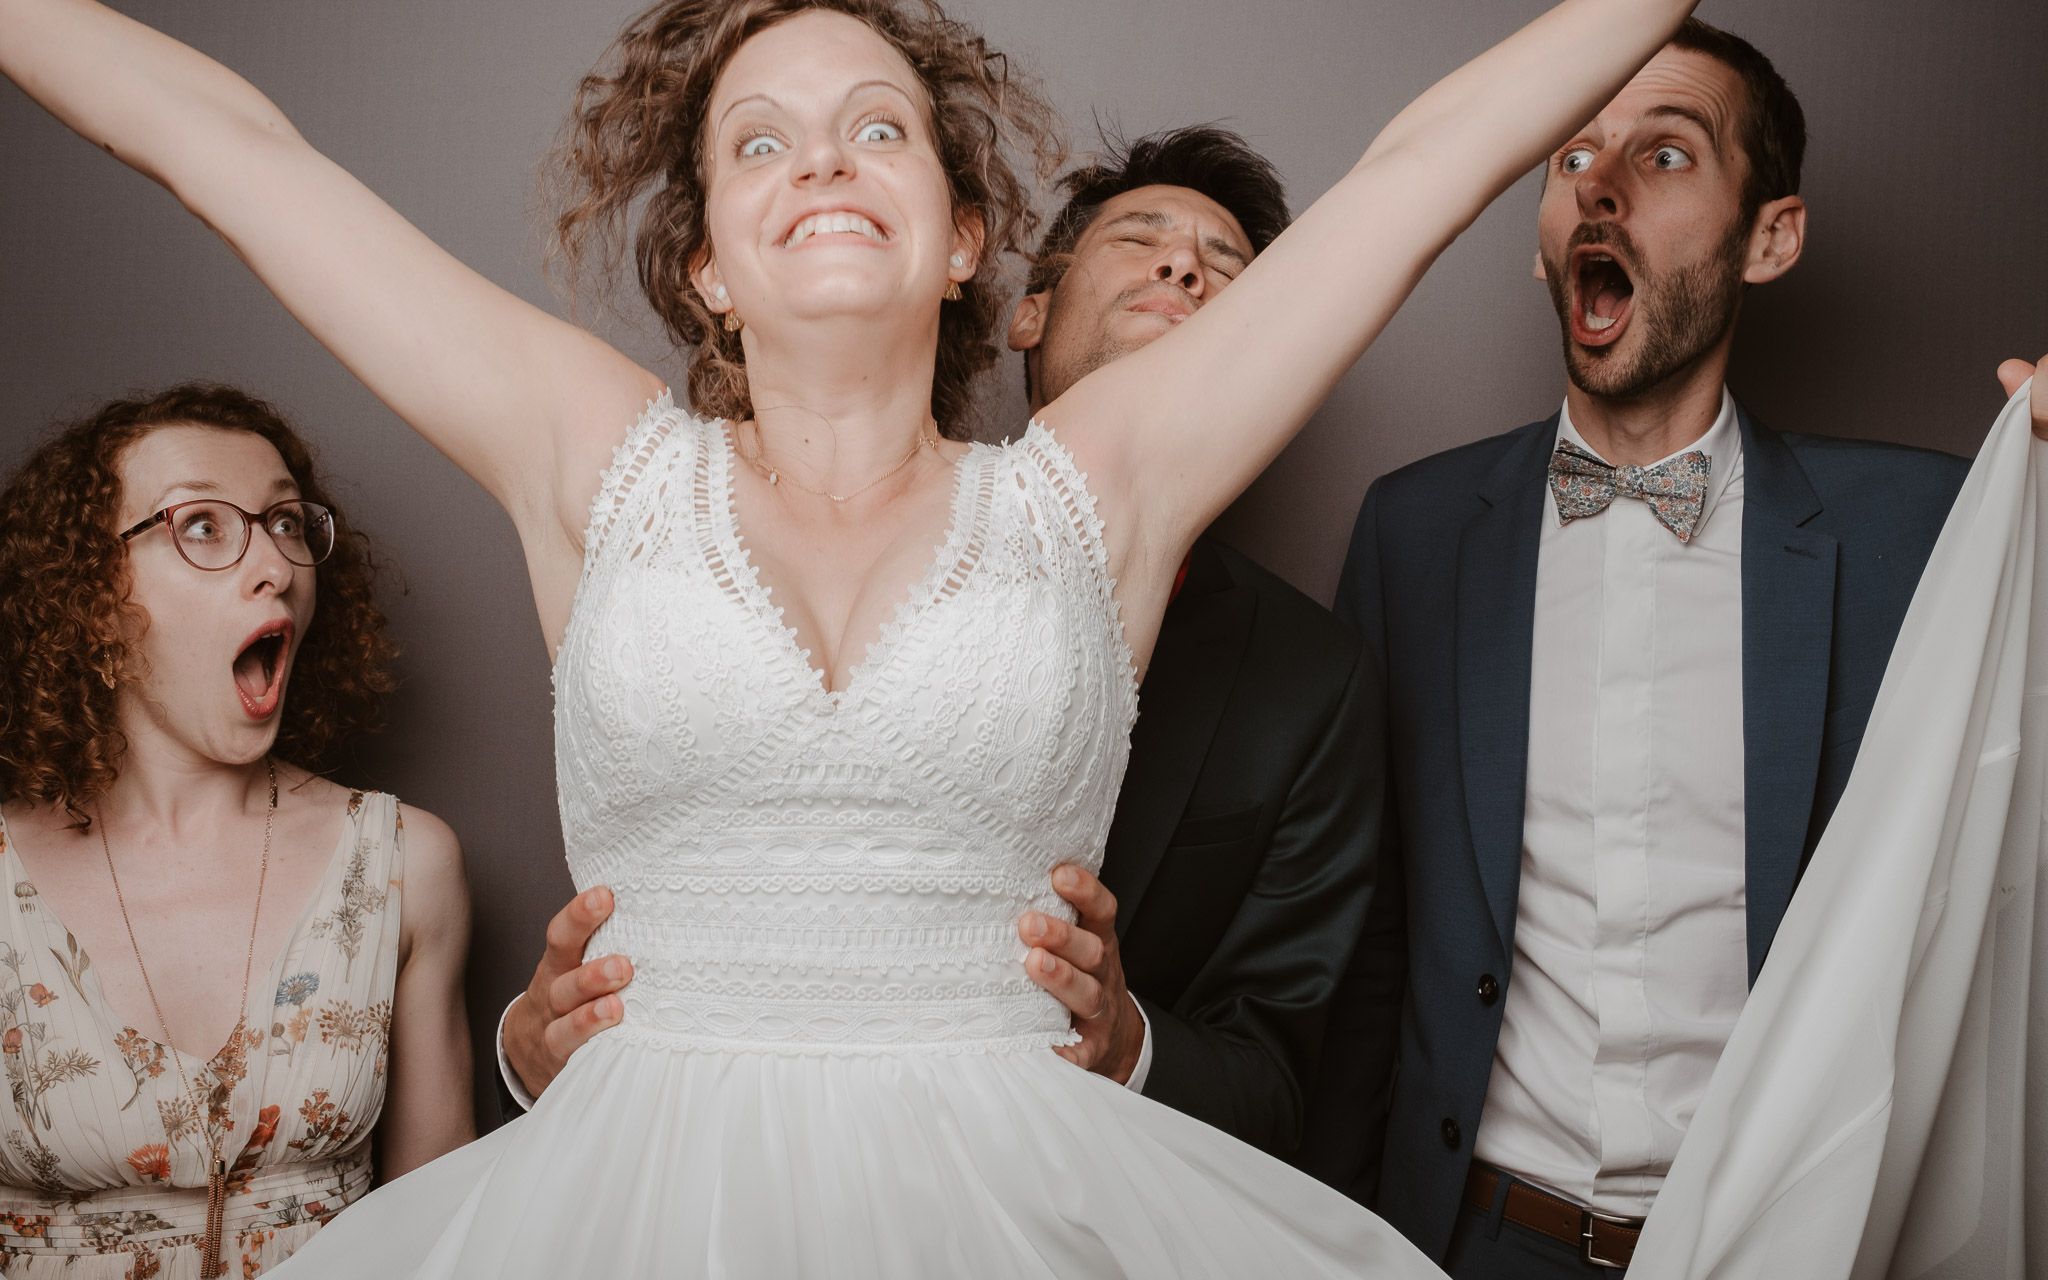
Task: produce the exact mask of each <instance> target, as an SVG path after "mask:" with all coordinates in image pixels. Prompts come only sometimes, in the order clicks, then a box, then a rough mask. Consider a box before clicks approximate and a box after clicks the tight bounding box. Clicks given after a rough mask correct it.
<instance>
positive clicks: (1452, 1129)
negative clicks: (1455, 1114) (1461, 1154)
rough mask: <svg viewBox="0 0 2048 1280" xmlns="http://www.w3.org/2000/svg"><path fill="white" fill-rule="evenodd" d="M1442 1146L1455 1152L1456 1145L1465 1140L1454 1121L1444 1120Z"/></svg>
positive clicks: (1463, 1134)
mask: <svg viewBox="0 0 2048 1280" xmlns="http://www.w3.org/2000/svg"><path fill="white" fill-rule="evenodd" d="M1443 1135H1444V1145H1445V1146H1447V1147H1449V1148H1450V1149H1451V1150H1453V1151H1456V1150H1457V1149H1458V1144H1459V1143H1461V1142H1463V1141H1464V1140H1465V1131H1464V1130H1462V1129H1460V1128H1459V1127H1458V1122H1457V1121H1456V1120H1450V1119H1446V1120H1445V1121H1444V1125H1443Z"/></svg>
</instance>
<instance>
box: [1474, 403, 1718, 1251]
mask: <svg viewBox="0 0 2048 1280" xmlns="http://www.w3.org/2000/svg"><path fill="white" fill-rule="evenodd" d="M1558 438H1559V439H1560V440H1569V441H1571V442H1572V443H1574V444H1576V445H1578V446H1580V447H1582V448H1587V449H1588V450H1589V451H1590V452H1594V453H1595V454H1597V453H1598V451H1597V450H1592V449H1591V448H1590V446H1588V445H1587V444H1586V442H1585V440H1584V439H1582V438H1581V437H1580V436H1579V434H1578V432H1577V431H1576V430H1574V429H1573V427H1572V423H1571V414H1570V411H1569V409H1567V410H1566V412H1565V413H1564V414H1563V415H1562V417H1561V418H1560V420H1559V423H1558ZM1692 450H1698V451H1700V452H1702V453H1705V454H1707V455H1708V456H1709V458H1711V459H1712V467H1711V470H1710V472H1709V475H1708V483H1707V492H1706V499H1705V504H1704V506H1703V507H1702V510H1701V516H1700V521H1699V524H1698V526H1697V528H1696V529H1695V532H1694V535H1693V539H1692V541H1691V542H1689V543H1686V542H1680V541H1679V540H1678V538H1677V537H1676V536H1675V535H1673V534H1672V532H1671V531H1670V530H1669V529H1667V528H1666V527H1665V526H1664V525H1663V524H1661V523H1659V522H1658V520H1657V518H1656V515H1655V514H1654V513H1653V512H1652V511H1651V509H1650V507H1649V505H1648V504H1647V503H1644V502H1642V501H1640V500H1638V499H1634V498H1617V499H1616V500H1615V501H1614V503H1613V505H1612V506H1610V507H1609V508H1608V509H1607V510H1606V511H1605V512H1603V513H1602V514H1600V515H1597V516H1591V517H1587V518H1585V519H1581V520H1575V521H1573V522H1572V523H1570V524H1561V523H1559V521H1558V516H1557V503H1556V499H1555V496H1554V495H1553V494H1546V496H1545V498H1544V513H1545V518H1544V524H1543V530H1542V542H1541V545H1540V547H1539V549H1538V553H1537V565H1536V615H1535V633H1534V645H1533V651H1532V654H1531V666H1530V686H1529V766H1528V793H1527V798H1526V800H1525V808H1524V815H1523V831H1522V879H1521V889H1520V897H1519V899H1518V903H1517V908H1516V923H1515V935H1514V942H1515V955H1514V967H1513V969H1512V970H1511V980H1510V981H1509V983H1508V984H1507V1005H1506V1007H1505V1008H1504V1009H1503V1010H1502V1013H1503V1017H1502V1023H1501V1033H1500V1040H1499V1042H1498V1044H1497V1046H1496V1048H1495V1050H1494V1059H1493V1075H1492V1079H1491V1082H1490V1083H1489V1085H1488V1087H1487V1095H1486V1107H1485V1110H1484V1111H1483V1112H1482V1113H1481V1117H1480V1122H1479V1133H1478V1136H1477V1139H1476V1141H1475V1144H1474V1154H1475V1155H1476V1156H1477V1157H1478V1158H1479V1159H1481V1160H1484V1161H1486V1162H1488V1163H1489V1164H1493V1165H1497V1166H1499V1167H1501V1168H1503V1169H1506V1170H1508V1171H1509V1172H1511V1173H1514V1174H1516V1175H1518V1176H1520V1177H1522V1178H1525V1179H1527V1180H1528V1181H1530V1182H1533V1183H1537V1184H1539V1185H1541V1186H1544V1187H1548V1188H1550V1189H1551V1190H1553V1191H1555V1192H1557V1193H1559V1194H1560V1195H1563V1196H1566V1197H1568V1198H1569V1199H1571V1200H1574V1201H1577V1202H1578V1203H1580V1204H1583V1205H1589V1206H1591V1207H1593V1208H1595V1209H1598V1210H1600V1211H1602V1212H1605V1213H1614V1214H1623V1215H1630V1216H1636V1215H1642V1214H1646V1213H1648V1212H1649V1208H1650V1205H1651V1203H1652V1201H1654V1200H1655V1198H1656V1194H1657V1190H1658V1188H1659V1186H1661V1185H1662V1183H1663V1180H1664V1175H1665V1173H1666V1172H1667V1171H1668V1170H1669V1169H1670V1167H1671V1160H1672V1157H1673V1156H1674V1155H1675V1154H1676V1153H1677V1150H1678V1143H1679V1140H1680V1139H1681V1138H1683V1137H1684V1136H1685V1130H1686V1126H1687V1125H1688V1124H1689V1123H1690V1122H1691V1120H1692V1115H1693V1111H1694V1110H1695V1109H1696V1108H1697V1107H1698V1105H1699V1102H1700V1098H1701V1096H1702V1095H1703V1094H1704V1093H1705V1092H1706V1088H1707V1081H1708V1079H1709V1077H1711V1076H1712V1074H1713V1071H1714V1064H1715V1062H1716V1061H1717V1060H1718V1059H1719V1058H1720V1055H1721V1050H1722V1047H1723V1046H1724V1045H1725V1044H1726V1043H1727V1040H1728V1036H1729V1033H1730V1032H1731V1031H1733V1030H1734V1027H1735V1020H1736V1017H1737V1016H1738V1015H1739V1014H1740V1013H1741V1011H1742V1005H1743V1001H1744V1000H1745V998H1746V997H1747V995H1748V971H1749V970H1748V965H1749V962H1748V955H1749V952H1748V928H1747V924H1748V922H1747V918H1746V906H1745V880H1746V876H1745V870H1744V847H1743V743H1742V435H1741V430H1740V427H1739V425H1738V423H1737V421H1736V416H1735V402H1734V400H1733V398H1732V397H1730V396H1729V395H1728V393H1727V392H1726V391H1725V390H1724V391H1723V392H1722V399H1721V414H1720V417H1719V418H1718V419H1716V421H1715V423H1714V425H1713V427H1712V428H1711V429H1710V430H1709V431H1708V432H1707V434H1706V435H1705V436H1704V437H1702V438H1701V439H1700V440H1699V441H1698V442H1697V443H1695V444H1692V445H1689V446H1687V447H1686V448H1685V449H1682V450H1679V452H1680V453H1686V452H1690V451H1692Z"/></svg>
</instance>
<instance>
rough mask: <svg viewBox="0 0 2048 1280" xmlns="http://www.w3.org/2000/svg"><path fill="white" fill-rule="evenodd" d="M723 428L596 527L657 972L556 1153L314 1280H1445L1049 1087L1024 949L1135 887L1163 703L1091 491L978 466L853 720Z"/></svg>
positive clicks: (575, 753) (610, 685)
mask: <svg viewBox="0 0 2048 1280" xmlns="http://www.w3.org/2000/svg"><path fill="white" fill-rule="evenodd" d="M733 461H734V460H733V456H732V453H731V450H730V446H729V444H728V441H727V437H726V434H725V432H724V430H723V428H722V427H721V426H720V425H719V424H715V423H706V422H703V421H700V420H698V419H695V418H693V417H690V416H689V415H687V414H684V413H681V412H679V411H677V410H676V409H674V408H673V407H672V406H671V405H670V404H669V402H668V400H667V398H666V397H664V398H663V400H661V401H659V402H657V403H656V404H655V405H653V406H652V407H650V409H649V410H648V412H647V413H646V415H644V416H643V418H642V419H641V421H640V422H639V423H638V424H637V425H636V426H635V427H634V428H633V430H632V432H631V434H630V435H629V437H628V439H627V440H626V442H625V444H624V445H623V446H621V449H620V453H619V457H618V460H617V462H616V463H615V465H614V466H613V467H612V469H611V470H610V471H609V472H607V473H606V475H605V477H604V481H603V484H602V486H601V488H600V491H599V493H598V496H597V500H596V503H595V505H594V508H593V519H592V524H591V530H590V534H589V537H588V539H587V545H588V547H589V550H588V553H587V557H586V561H585V567H584V576H583V581H582V582H581V584H580V585H579V588H578V592H577V598H576V604H575V608H574V610H573V612H572V615H571V618H570V622H569V629H568V635H567V637H566V639H565V641H564V644H563V646H562V652H561V656H560V659H559V664H558V666H557V668H556V672H555V692H556V711H555V719H556V755H557V768H558V772H559V782H560V788H561V808H562V825H563V831H564V835H565V837H566V841H567V846H568V856H569V865H570V870H571V871H572V872H573V874H574V876H575V879H576V883H577V885H578V886H579V887H582V886H587V885H592V884H608V885H610V886H612V888H613V890H614V892H615V893H616V894H617V902H618V906H617V911H616V913H615V914H614V916H613V917H612V919H611V921H610V922H609V923H608V924H607V925H606V926H605V928H604V929H603V930H602V932H601V934H600V936H599V937H598V938H597V939H595V940H594V941H593V943H592V950H593V954H597V953H602V952H606V951H619V952H623V953H625V954H627V955H630V956H631V957H633V959H634V961H635V964H636V966H637V977H636V978H635V980H634V982H633V984H632V985H631V986H630V987H629V988H628V989H627V990H626V992H625V1004H626V1016H625V1019H624V1022H623V1024H622V1025H621V1026H619V1027H617V1028H614V1029H613V1030H611V1031H608V1032H606V1033H604V1034H602V1035H600V1036H599V1037H598V1038H597V1039H595V1040H593V1041H592V1042H591V1043H590V1044H589V1045H588V1046H586V1047H585V1048H583V1049H582V1050H580V1051H578V1052H577V1053H576V1054H575V1055H574V1057H573V1058H571V1060H570V1062H569V1065H568V1068H567V1069H566V1070H565V1071H564V1072H563V1073H562V1075H561V1076H560V1077H559V1078H558V1079H556V1080H555V1082H554V1083H553V1084H552V1085H551V1086H550V1087H549V1089H548V1090H547V1092H546V1093H545V1094H544V1095H543V1096H542V1098H541V1100H540V1105H539V1106H538V1107H537V1108H536V1109H535V1110H534V1111H533V1112H532V1114H530V1115H528V1116H526V1117H525V1118H523V1119H521V1120H518V1121H515V1122H514V1123H512V1124H510V1125H507V1126H506V1127H505V1128H503V1129H500V1130H498V1131H497V1132H495V1133H493V1134H491V1135H489V1136H488V1137H486V1138H484V1139H482V1140H481V1141H478V1142H475V1143H472V1144H471V1145H469V1146H468V1147H465V1148H463V1149H462V1150H460V1151H457V1152H454V1153H452V1154H451V1155H449V1156H446V1157H444V1158H443V1159H441V1160H438V1161H435V1162H434V1163H432V1164H430V1165H427V1166H426V1167H424V1168H422V1169H420V1170H418V1171H417V1172H414V1173H412V1174H410V1175H408V1176H406V1177H404V1178H401V1179H399V1180H398V1181H396V1182H394V1183H392V1184H390V1185H389V1186H386V1187H384V1188H382V1189H381V1190H379V1191H377V1192H376V1193H374V1194H373V1195H371V1196H369V1197H368V1198H367V1199H365V1200H363V1201H362V1202H361V1203H359V1204H357V1205H356V1206H354V1207H352V1208H350V1209H349V1210H347V1211H346V1212H344V1213H343V1214H342V1215H341V1216H340V1217H339V1218H338V1219H336V1221H335V1222H334V1223H333V1224H332V1225H331V1226H329V1227H327V1228H326V1229H325V1230H324V1231H322V1232H321V1233H320V1234H319V1235H318V1236H317V1237H315V1238H314V1240H313V1241H312V1242H311V1243H310V1244H309V1245H308V1246H307V1247H306V1248H305V1249H303V1250H302V1251H301V1252H300V1253H299V1254H298V1256H296V1257H294V1258H292V1259H291V1260H290V1261H288V1262H287V1263H286V1264H285V1265H284V1266H283V1267H282V1269H281V1270H280V1271H279V1272H278V1273H277V1274H280V1275H282V1276H283V1277H285V1278H286V1280H297V1278H299V1277H309V1276H343V1275H346V1276H373V1277H379V1278H380V1280H381V1278H384V1277H401V1276H419V1277H456V1276H461V1277H490V1278H491V1280H500V1278H503V1277H526V1276H531V1277H549V1278H550V1280H558V1278H560V1277H584V1276H604V1277H632V1276H704V1277H734V1278H741V1280H746V1278H753V1277H776V1278H795V1277H847V1278H852V1277H877V1278H879V1277H890V1278H892V1280H902V1278H906V1277H921V1276H963V1277H976V1278H977V1280H997V1278H999V1277H1025V1276H1032V1277H1068V1278H1073V1277H1109V1276H1148V1277H1153V1276H1156V1277H1210V1276H1213V1277H1233V1278H1240V1277H1250V1276H1261V1277H1265V1276H1277V1277H1291V1276H1337V1275H1343V1276H1372V1277H1411V1276H1413V1277H1426V1276H1440V1275H1441V1273H1440V1272H1439V1271H1437V1269H1436V1268H1435V1267H1433V1266H1432V1265H1430V1263H1429V1262H1428V1261H1427V1260H1426V1259H1425V1258H1424V1257H1423V1256H1422V1255H1421V1254H1420V1253H1419V1252H1418V1251H1416V1250H1415V1249H1414V1248H1413V1247H1412V1246H1411V1245H1409V1244H1408V1243H1407V1241H1406V1240H1404V1239H1403V1238H1402V1237H1401V1236H1400V1235H1399V1234H1398V1233H1396V1232H1395V1231H1393V1230H1392V1229H1391V1228H1389V1227H1387V1226H1386V1225H1385V1224H1383V1223H1382V1222H1380V1221H1379V1220H1378V1219H1377V1218H1375V1217H1373V1216H1372V1215H1371V1214H1369V1213H1367V1212H1366V1211H1364V1210H1363V1209H1360V1208H1359V1207H1357V1206H1356V1205H1354V1204H1353V1203H1352V1202H1351V1201H1349V1200H1347V1199H1345V1198H1344V1197H1343V1196H1341V1195H1339V1194H1338V1193H1337V1192H1335V1191H1332V1190H1330V1189H1329V1188H1327V1187H1325V1186H1323V1185H1322V1184H1321V1183H1318V1182H1315V1181H1314V1180H1312V1179H1310V1178H1308V1177H1306V1176H1305V1175H1303V1174H1300V1173H1298V1172H1296V1171H1295V1170H1293V1169H1291V1168H1289V1167H1287V1166H1286V1165H1284V1164H1282V1163H1280V1162H1279V1161H1277V1160H1274V1159H1272V1158H1271V1157H1269V1156H1266V1155H1264V1154H1262V1153H1260V1152H1258V1151H1255V1150H1254V1149H1252V1148H1251V1147H1249V1146H1246V1145H1244V1144H1242V1143H1240V1142H1238V1141H1236V1140H1235V1139H1232V1138H1230V1137H1228V1136H1226V1135H1225V1134H1223V1133H1222V1132H1220V1131H1218V1130H1216V1129H1212V1128H1210V1127H1208V1126H1206V1125H1203V1124H1201V1123H1199V1122H1197V1121H1195V1120H1192V1119H1189V1118H1188V1117H1186V1116H1183V1115H1181V1114H1179V1113H1178V1112H1175V1111H1172V1110H1170V1109H1168V1108H1166V1107H1164V1106H1161V1105H1159V1104H1158V1103H1155V1102H1151V1101H1148V1100H1147V1099H1145V1098H1143V1097H1141V1096H1140V1095H1138V1094H1136V1093H1133V1092H1131V1091H1130V1090H1128V1089H1126V1088H1124V1087H1122V1086H1120V1085H1117V1084H1115V1083H1113V1082H1111V1081H1109V1080H1107V1079H1104V1078H1103V1077H1101V1076H1097V1075H1092V1074H1090V1073H1088V1072H1085V1071H1083V1070H1081V1069H1080V1068H1078V1067H1075V1066H1073V1065H1071V1064H1069V1063H1067V1062H1066V1061H1064V1060H1063V1059H1061V1058H1060V1057H1059V1056H1058V1055H1056V1054H1055V1053H1053V1052H1052V1046H1054V1045H1057V1044H1061V1043H1064V1042H1067V1041H1069V1040H1070V1039H1071V1038H1072V1033H1071V1031H1070V1030H1069V1019H1068V1016H1067V1013H1066V1011H1065V1010H1064V1009H1063V1008H1062V1007H1061V1006H1060V1005H1059V1004H1058V1003H1057V1002H1056V1001H1055V1000H1053V998H1052V997H1050V996H1048V995H1046V994H1045V993H1043V992H1041V991H1040V990H1039V989H1038V988H1037V987H1035V986H1034V985H1033V984H1032V983H1031V982H1030V981H1029V980H1028V979H1027V978H1026V976H1025V974H1024V970H1023V966H1022V963H1021V962H1022V960H1023V957H1024V953H1025V949H1024V947H1023V945H1022V944H1021V943H1020V942H1019V940H1018V938H1017V933H1016V921H1017V918H1018V916H1019V915H1020V914H1022V913H1023V912H1024V911H1026V910H1031V909H1035V910H1039V911H1045V912H1052V913H1063V914H1067V916H1068V918H1071V913H1070V912H1067V911H1066V910H1065V908H1064V904H1062V903H1061V902H1060V901H1059V899H1057V898H1056V897H1054V896H1052V894H1051V892H1050V888H1049V885H1048V873H1049V872H1050V870H1051V869H1052V867H1053V866H1054V865H1056V864H1058V863H1061V862H1066V861H1074V862H1079V863H1082V864H1084V865H1088V866H1091V867H1092V866H1094V865H1095V864H1097V863H1098V862H1099V861H1100V859H1101V856H1102V846H1103V839H1104V837H1105V835H1106V834H1107V832H1108V829H1109V821H1110V815H1111V810H1112V806H1113V805H1114V803H1115V800H1116V796H1117V789H1118V786H1119V784H1120V783H1121V781H1122V778H1123V772H1124V760H1125V757H1126V755H1127V754H1128V750H1129V736H1130V729H1131V723H1132V720H1133V718H1134V716H1135V714H1136V703H1137V691H1136V686H1135V683H1134V678H1133V671H1132V666H1131V659H1130V653H1129V651H1128V650H1127V649H1126V648H1125V645H1124V642H1123V636H1122V629H1121V625H1120V623H1119V621H1118V615H1117V608H1116V605H1115V603H1114V602H1113V600H1112V599H1111V595H1110V589H1111V585H1112V584H1111V582H1110V579H1109V577H1108V574H1107V572H1106V568H1105V559H1104V552H1103V545H1102V539H1101V529H1100V524H1099V522H1098V521H1097V519H1096V517H1095V514H1094V506H1093V502H1092V500H1091V498H1090V497H1089V495H1088V492H1087V489H1086V486H1085V481H1084V478H1083V477H1082V476H1081V475H1080V474H1079V473H1078V472H1077V471H1076V470H1075V468H1074V466H1073V463H1072V460H1071V459H1070V458H1069V456H1068V455H1067V453H1066V451H1065V450H1064V449H1063V448H1062V447H1061V446H1060V445H1059V444H1058V443H1057V442H1056V441H1055V440H1054V438H1053V437H1052V436H1051V435H1050V434H1049V433H1047V432H1046V431H1045V430H1044V429H1043V428H1040V427H1038V426H1035V425H1034V426H1033V427H1032V428H1031V429H1030V430H1029V431H1028V432H1027V433H1026V434H1025V435H1024V437H1023V438H1022V439H1021V440H1019V441H1017V442H1015V443H1013V444H1009V445H1005V446H1001V447H992V446H985V445H984V446H975V447H974V448H973V450H972V451H971V452H970V453H969V454H968V455H967V456H966V457H964V458H963V459H961V460H960V462H959V463H958V470H957V479H956V488H955V491H954V497H953V504H952V523H951V526H950V528H949V530H948V532H947V534H946V536H945V540H944V542H943V544H942V545H941V546H940V548H939V551H938V555H937V558H936V559H935V560H934V562H933V563H932V565H931V567H930V569H929V571H928V572H927V573H926V574H925V576H924V578H923V580H922V581H920V582H918V583H917V584H916V585H915V586H913V587H912V588H911V591H910V594H909V598H908V600H907V601H905V602H904V603H903V604H902V605H901V606H900V607H899V609H898V610H897V614H896V617H895V620H894V621H893V622H892V623H891V624H890V625H889V626H888V627H887V628H885V629H884V631H883V633H882V635H881V637H880V638H879V639H878V640H877V641H876V643H875V644H874V645H872V646H871V647H870V648H869V650H868V654H867V660H866V662H865V663H864V664H863V665H862V666H861V667H860V668H859V669H858V670H857V671H856V672H855V673H854V674H853V676H852V677H851V678H850V680H849V682H848V685H847V687H846V688H845V689H844V690H842V691H839V692H836V693H828V692H826V691H825V689H824V687H823V684H822V682H821V680H820V678H819V676H818V674H817V673H816V671H815V670H814V669H813V668H812V667H811V666H810V661H809V655H808V654H807V653H805V652H803V651H802V650H800V649H799V648H798V647H797V645H796V643H795V639H794V633H793V632H792V631H791V630H789V629H788V628H786V627H784V626H782V625H781V621H780V611H779V610H777V609H776V608H775V607H774V606H773V605H772V604H771V603H770V601H769V599H768V593H767V592H766V591H765V590H764V589H763V588H762V587H761V586H760V585H759V583H758V582H757V581H756V580H755V576H754V572H753V569H752V568H751V567H750V566H749V564H748V561H747V555H746V551H745V550H744V548H743V547H742V545H741V541H740V537H739V533H738V530H737V528H736V527H735V524H734V520H733V513H732V504H731V490H730V473H731V468H732V466H733Z"/></svg>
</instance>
